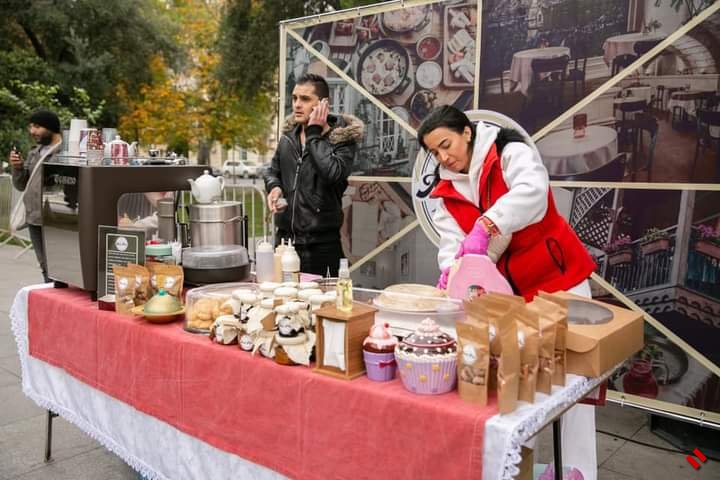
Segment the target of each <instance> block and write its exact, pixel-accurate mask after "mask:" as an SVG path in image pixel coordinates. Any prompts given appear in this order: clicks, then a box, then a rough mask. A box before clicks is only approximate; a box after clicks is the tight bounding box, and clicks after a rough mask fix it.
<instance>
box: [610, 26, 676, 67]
mask: <svg viewBox="0 0 720 480" xmlns="http://www.w3.org/2000/svg"><path fill="white" fill-rule="evenodd" d="M666 36H667V35H666V34H665V33H663V32H659V31H655V32H649V33H625V34H623V35H615V36H613V37H610V38H607V39H606V40H605V43H604V44H603V52H604V53H603V59H604V60H605V64H606V65H607V66H611V65H612V63H613V60H614V59H615V57H617V56H618V55H626V54H630V55H637V53H636V52H635V44H636V43H637V42H644V41H656V42H660V41H661V40H663V39H665V37H666Z"/></svg>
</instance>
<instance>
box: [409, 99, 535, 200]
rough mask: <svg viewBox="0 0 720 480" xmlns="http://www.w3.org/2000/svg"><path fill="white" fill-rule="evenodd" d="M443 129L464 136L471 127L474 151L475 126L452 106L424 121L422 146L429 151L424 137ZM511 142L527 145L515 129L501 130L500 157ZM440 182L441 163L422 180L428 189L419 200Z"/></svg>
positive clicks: (419, 135)
mask: <svg viewBox="0 0 720 480" xmlns="http://www.w3.org/2000/svg"><path fill="white" fill-rule="evenodd" d="M443 127H444V128H447V129H448V130H452V131H453V132H456V133H459V134H462V133H463V132H464V131H465V127H470V130H471V131H472V136H471V137H470V149H472V148H473V145H475V131H476V129H475V125H474V124H473V123H472V122H471V121H470V119H469V118H468V117H467V115H465V114H464V113H463V112H461V111H460V110H458V109H457V108H455V107H453V106H451V105H444V106H442V107H438V108H436V109H435V110H433V111H432V113H430V115H428V116H427V117H426V118H425V120H423V122H422V124H421V125H420V128H418V130H417V138H418V142H419V143H420V146H421V147H422V148H423V149H424V150H426V151H427V146H426V145H425V142H424V141H423V137H424V136H425V135H427V134H428V133H430V132H432V131H433V130H435V129H436V128H443ZM511 142H520V143H525V137H523V136H522V134H521V133H520V132H518V131H517V130H515V129H513V128H500V130H499V131H498V133H497V137H495V147H496V148H497V153H498V155H500V154H501V153H502V151H503V149H504V148H505V145H507V144H508V143H511ZM439 181H440V163H438V164H437V166H435V171H434V172H433V173H432V174H428V175H425V177H424V178H423V179H422V182H423V183H424V184H425V185H426V186H427V188H425V189H423V190H421V191H419V192H417V196H418V198H425V197H427V196H428V195H430V193H431V192H432V190H433V189H434V188H435V185H437V184H438V182H439Z"/></svg>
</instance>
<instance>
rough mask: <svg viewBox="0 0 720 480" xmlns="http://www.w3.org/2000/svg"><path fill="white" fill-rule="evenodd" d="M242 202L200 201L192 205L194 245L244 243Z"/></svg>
mask: <svg viewBox="0 0 720 480" xmlns="http://www.w3.org/2000/svg"><path fill="white" fill-rule="evenodd" d="M243 224H244V223H243V208H242V202H231V201H225V202H215V203H204V204H203V203H198V204H193V205H191V206H190V239H191V243H192V246H193V247H202V246H210V245H243V244H244V236H243Z"/></svg>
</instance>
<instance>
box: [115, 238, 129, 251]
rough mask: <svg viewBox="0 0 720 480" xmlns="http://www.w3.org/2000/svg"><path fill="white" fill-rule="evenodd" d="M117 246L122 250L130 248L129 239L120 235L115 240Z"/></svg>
mask: <svg viewBox="0 0 720 480" xmlns="http://www.w3.org/2000/svg"><path fill="white" fill-rule="evenodd" d="M115 248H116V249H117V250H118V251H120V252H124V251H125V250H127V248H128V241H127V238H125V237H118V238H117V240H115Z"/></svg>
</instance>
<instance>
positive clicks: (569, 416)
mask: <svg viewBox="0 0 720 480" xmlns="http://www.w3.org/2000/svg"><path fill="white" fill-rule="evenodd" d="M568 292H569V293H573V294H575V295H578V296H581V297H587V298H591V297H592V294H591V292H590V281H589V280H584V281H582V282H580V283H578V284H577V285H575V286H574V287H573V288H571V289H570V290H568ZM561 425H562V429H561V430H562V461H563V465H567V466H569V467H575V468H577V469H579V470H580V471H581V472H582V474H583V477H585V480H597V441H596V438H595V406H594V405H575V406H574V407H573V408H571V409H570V410H568V411H567V412H565V415H563V416H562V420H561Z"/></svg>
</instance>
